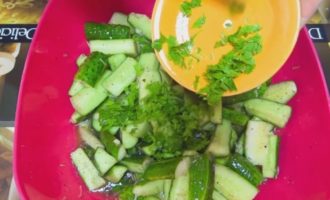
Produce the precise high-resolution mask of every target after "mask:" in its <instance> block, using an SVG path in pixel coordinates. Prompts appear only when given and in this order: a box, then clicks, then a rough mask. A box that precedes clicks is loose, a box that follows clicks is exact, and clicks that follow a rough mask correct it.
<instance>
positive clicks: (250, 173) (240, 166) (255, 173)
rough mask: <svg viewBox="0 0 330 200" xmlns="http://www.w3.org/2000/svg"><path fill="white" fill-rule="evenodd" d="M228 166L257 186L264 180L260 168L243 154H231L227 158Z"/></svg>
mask: <svg viewBox="0 0 330 200" xmlns="http://www.w3.org/2000/svg"><path fill="white" fill-rule="evenodd" d="M226 166H227V167H229V168H230V169H231V170H233V171H234V172H236V173H237V174H239V175H241V176H242V177H243V178H245V179H246V180H247V181H249V182H250V183H251V184H253V185H254V186H256V187H258V186H259V185H260V184H261V183H262V181H263V176H262V173H261V172H260V170H259V169H258V168H257V167H256V166H254V165H253V164H252V163H251V162H249V161H248V160H247V159H246V158H244V157H243V156H241V155H238V154H234V155H231V156H230V157H229V159H228V160H227V163H226Z"/></svg>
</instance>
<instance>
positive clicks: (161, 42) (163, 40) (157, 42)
mask: <svg viewBox="0 0 330 200" xmlns="http://www.w3.org/2000/svg"><path fill="white" fill-rule="evenodd" d="M166 41H167V39H166V37H165V36H164V35H160V38H159V39H157V40H155V41H154V42H153V43H152V48H154V49H156V50H157V51H160V50H161V49H162V48H163V45H164V43H166Z"/></svg>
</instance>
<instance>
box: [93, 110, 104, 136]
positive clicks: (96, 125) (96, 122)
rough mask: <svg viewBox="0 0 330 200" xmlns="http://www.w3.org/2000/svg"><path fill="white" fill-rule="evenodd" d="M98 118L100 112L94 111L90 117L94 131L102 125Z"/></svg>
mask: <svg viewBox="0 0 330 200" xmlns="http://www.w3.org/2000/svg"><path fill="white" fill-rule="evenodd" d="M99 118H100V114H99V113H97V112H96V113H94V114H93V117H92V127H93V128H94V129H95V130H96V131H101V129H102V127H101V124H100V121H99Z"/></svg>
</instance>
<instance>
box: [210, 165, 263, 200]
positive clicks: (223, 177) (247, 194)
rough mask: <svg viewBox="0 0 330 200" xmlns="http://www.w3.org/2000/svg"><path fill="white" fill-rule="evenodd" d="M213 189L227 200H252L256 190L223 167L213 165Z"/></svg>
mask: <svg viewBox="0 0 330 200" xmlns="http://www.w3.org/2000/svg"><path fill="white" fill-rule="evenodd" d="M214 187H215V189H216V190H217V191H218V192H220V193H221V194H223V196H225V197H226V199H228V200H252V199H253V198H254V197H255V196H256V195H257V193H258V189H257V188H256V187H255V186H254V185H252V184H251V183H249V182H248V181H247V180H245V179H244V178H243V177H241V176H240V175H238V174H237V173H235V172H234V171H232V170H231V169H229V168H228V167H225V166H223V165H215V186H214Z"/></svg>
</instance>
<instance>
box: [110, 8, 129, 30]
mask: <svg viewBox="0 0 330 200" xmlns="http://www.w3.org/2000/svg"><path fill="white" fill-rule="evenodd" d="M109 23H110V24H121V25H124V26H128V27H130V29H131V33H132V32H134V28H133V27H132V25H131V24H129V23H128V16H127V15H125V14H123V13H121V12H115V13H113V14H112V17H111V19H110V21H109Z"/></svg>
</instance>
